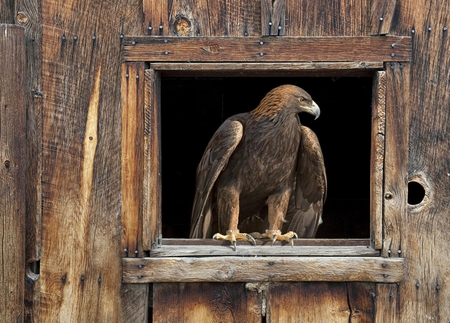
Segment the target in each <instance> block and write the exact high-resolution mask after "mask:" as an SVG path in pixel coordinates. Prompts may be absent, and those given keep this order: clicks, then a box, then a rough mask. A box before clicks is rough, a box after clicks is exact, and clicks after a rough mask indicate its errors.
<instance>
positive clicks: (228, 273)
mask: <svg viewBox="0 0 450 323" xmlns="http://www.w3.org/2000/svg"><path fill="white" fill-rule="evenodd" d="M235 275H236V270H235V269H233V268H232V267H231V266H228V265H225V266H222V267H221V268H220V269H219V270H217V271H216V273H215V275H214V276H216V278H217V279H218V280H223V281H226V280H229V279H232V278H233V277H234V276H235Z"/></svg>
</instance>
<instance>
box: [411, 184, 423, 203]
mask: <svg viewBox="0 0 450 323" xmlns="http://www.w3.org/2000/svg"><path fill="white" fill-rule="evenodd" d="M424 197H425V188H424V187H423V186H422V184H420V183H418V182H415V181H411V182H409V183H408V204H409V205H417V204H419V203H420V202H422V201H423V199H424Z"/></svg>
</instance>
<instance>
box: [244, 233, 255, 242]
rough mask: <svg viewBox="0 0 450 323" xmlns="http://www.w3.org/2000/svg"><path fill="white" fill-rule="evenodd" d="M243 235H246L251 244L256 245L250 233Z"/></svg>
mask: <svg viewBox="0 0 450 323" xmlns="http://www.w3.org/2000/svg"><path fill="white" fill-rule="evenodd" d="M245 236H246V237H247V239H248V240H250V241H251V243H252V244H253V245H256V241H255V238H253V237H252V236H251V235H249V234H248V233H246V234H245Z"/></svg>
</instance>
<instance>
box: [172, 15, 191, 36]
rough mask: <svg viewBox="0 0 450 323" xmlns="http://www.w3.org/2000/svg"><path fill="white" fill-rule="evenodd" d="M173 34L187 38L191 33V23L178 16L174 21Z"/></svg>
mask: <svg viewBox="0 0 450 323" xmlns="http://www.w3.org/2000/svg"><path fill="white" fill-rule="evenodd" d="M174 26H175V33H176V34H177V35H178V36H189V34H190V32H191V22H190V21H189V20H188V19H186V18H185V17H180V16H178V17H177V18H176V19H175V24H174Z"/></svg>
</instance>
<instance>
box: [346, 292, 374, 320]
mask: <svg viewBox="0 0 450 323" xmlns="http://www.w3.org/2000/svg"><path fill="white" fill-rule="evenodd" d="M375 289H376V284H370V283H347V290H348V303H349V307H350V312H351V314H350V320H349V322H350V323H372V322H375V302H374V295H375V294H374V293H375Z"/></svg>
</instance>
